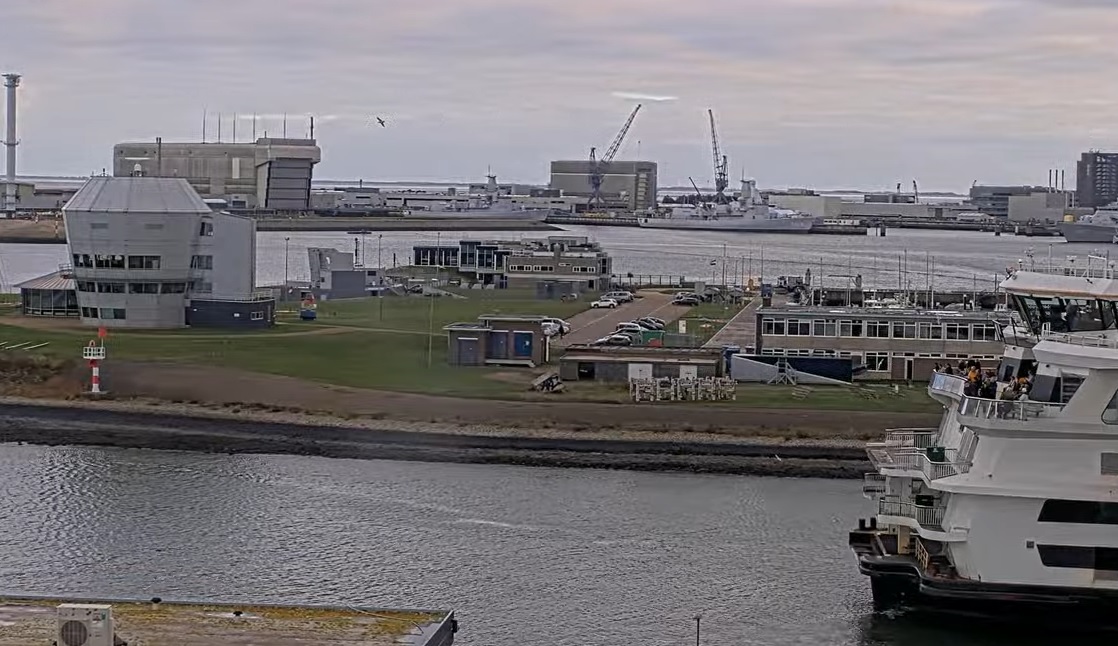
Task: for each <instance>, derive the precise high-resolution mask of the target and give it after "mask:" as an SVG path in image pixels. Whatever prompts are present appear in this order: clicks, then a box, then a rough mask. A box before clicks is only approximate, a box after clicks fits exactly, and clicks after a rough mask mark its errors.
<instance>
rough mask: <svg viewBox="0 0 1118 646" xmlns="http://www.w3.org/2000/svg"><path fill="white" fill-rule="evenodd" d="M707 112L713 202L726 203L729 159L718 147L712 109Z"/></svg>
mask: <svg viewBox="0 0 1118 646" xmlns="http://www.w3.org/2000/svg"><path fill="white" fill-rule="evenodd" d="M707 114H708V115H709V116H710V147H711V149H712V150H713V151H714V203H715V204H726V203H727V202H729V201H730V200H729V198H728V197H726V187H728V186H729V185H730V180H729V177H728V173H727V167H728V164H729V161H728V160H727V159H726V155H723V154H722V151H721V150H719V148H718V129H717V128H715V126H714V110H707Z"/></svg>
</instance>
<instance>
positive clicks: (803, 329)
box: [787, 319, 811, 336]
mask: <svg viewBox="0 0 1118 646" xmlns="http://www.w3.org/2000/svg"><path fill="white" fill-rule="evenodd" d="M787 330H788V331H787V334H788V336H811V321H800V320H797V319H788V328H787Z"/></svg>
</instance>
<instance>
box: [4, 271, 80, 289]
mask: <svg viewBox="0 0 1118 646" xmlns="http://www.w3.org/2000/svg"><path fill="white" fill-rule="evenodd" d="M16 287H17V288H18V289H53V290H58V291H67V290H73V289H75V288H76V284H75V283H74V279H73V274H71V273H70V272H68V271H66V272H64V271H52V272H51V273H49V274H47V275H46V276H39V277H38V278H32V279H31V280H27V281H24V282H22V283H20V284H18V285H16Z"/></svg>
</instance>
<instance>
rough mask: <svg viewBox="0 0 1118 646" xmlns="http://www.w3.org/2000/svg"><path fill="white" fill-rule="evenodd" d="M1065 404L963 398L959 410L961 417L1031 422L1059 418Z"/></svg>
mask: <svg viewBox="0 0 1118 646" xmlns="http://www.w3.org/2000/svg"><path fill="white" fill-rule="evenodd" d="M1064 407H1065V404H1054V403H1048V402H1034V401H1029V400H1027V399H1026V400H1004V399H984V398H982V397H963V398H962V399H960V400H959V408H958V409H957V410H958V412H959V416H960V417H971V418H977V419H1006V420H1018V421H1029V420H1034V419H1048V418H1053V417H1058V416H1059V415H1060V414H1061V413H1063V411H1064Z"/></svg>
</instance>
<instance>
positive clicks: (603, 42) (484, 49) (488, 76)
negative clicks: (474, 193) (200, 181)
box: [0, 0, 1118, 190]
mask: <svg viewBox="0 0 1118 646" xmlns="http://www.w3.org/2000/svg"><path fill="white" fill-rule="evenodd" d="M3 5H4V16H3V18H2V19H0V20H3V22H2V23H0V24H3V41H2V42H3V50H2V51H3V57H2V58H0V65H3V66H5V67H6V68H7V69H5V70H4V71H15V72H20V73H22V74H23V75H24V81H23V86H22V88H21V93H20V105H21V109H20V138H21V139H22V142H23V143H22V145H21V147H20V149H19V152H20V160H21V163H20V171H21V174H79V175H80V174H87V173H89V172H91V171H99V170H100V169H101V168H103V167H106V166H108V165H109V161H110V156H111V149H112V145H113V144H114V143H117V142H119V141H126V140H138V139H152V138H154V137H156V136H162V137H163V138H164V140H165V141H168V140H196V139H199V138H200V137H201V130H202V114H203V112H204V111H208V112H209V113H211V115H212V116H211V119H210V125H211V129H210V137H211V138H214V137H216V130H217V128H216V125H215V121H216V119H217V117H216V115H217V113H222V114H223V115H224V120H225V123H224V125H223V128H222V134H223V137H224V138H225V139H230V138H231V136H232V132H231V131H232V127H231V125H230V124H231V121H232V118H233V115H234V114H235V113H236V114H240V115H249V114H251V113H253V112H256V113H258V114H261V115H279V114H282V113H285V112H286V113H287V114H288V115H289V116H288V126H287V129H288V135H289V136H296V135H304V134H305V132H306V124H305V119H304V118H302V117H301V116H299V115H306V114H315V115H318V124H317V132H316V134H317V136H318V139H319V143H320V145H321V146H322V148H323V160H322V163H321V165H320V166H319V167H318V169H317V171H316V176H318V177H320V178H336V179H350V178H357V177H362V178H365V179H369V180H378V179H380V180H387V179H431V180H436V179H445V180H478V179H481V177H482V176H483V175H484V174H485V171H486V167H487V166H489V165H491V166H492V167H493V170H494V172H496V173H497V174H498V176H499V177H500V178H501V179H502V180H508V181H511V180H522V181H532V182H545V181H546V179H547V168H548V161H549V160H551V159H560V158H579V159H580V158H584V157H586V155H587V153H588V152H589V148H590V146H598V147H599V150H602V149H604V148H605V147H606V146H607V145H608V144H609V142H610V140H611V139H612V138H613V136H614V134H615V133H616V132H617V130H618V129H619V128H620V127H621V125H622V123H623V122H624V121H625V118H626V117H627V115H628V113H629V111H630V110H631V109H632V107H633V105H634V104H635V101H634V100H632V99H631V98H624V97H619V96H617V93H635V94H649V95H655V96H661V97H663V96H671V97H678V99H677V100H674V101H663V102H647V101H646V102H645V106H644V108H643V109H642V111H641V114H640V115H639V116H638V117H637V120H636V122H635V124H634V126H633V129H632V131H631V132H630V135H629V139H628V141H627V143H626V145H625V147H624V149H623V150H622V153H621V155H619V158H635V157H636V156H637V155H638V153H639V154H640V156H641V157H642V158H646V159H651V160H655V161H657V162H659V164H660V177H661V184H680V183H685V182H686V181H687V177H688V176H694V177H695V179H696V181H699V182H700V183H701V184H710V182H711V180H710V176H711V174H712V168H711V166H712V162H711V155H710V140H709V130H708V125H707V121H706V109H707V108H708V107H709V108H713V109H714V110H715V113H716V116H717V118H718V121H719V129H720V135H721V138H722V143H723V148H724V152H726V153H727V154H728V155H729V156H730V173H731V176H732V177H735V178H736V177H737V176H739V175H740V174H741V173H742V172H743V171H744V172H745V173H747V174H748V175H751V176H754V177H756V178H757V179H758V181H759V183H760V184H761V185H762V186H764V187H770V186H771V187H776V186H812V187H818V188H839V187H861V188H877V187H892V186H893V185H895V184H896V183H897V182H903V183H905V185H906V186H907V185H909V184H910V183H911V181H912V179H914V178H916V179H918V180H919V181H920V184H921V187H922V188H923V189H925V190H937V189H955V190H965V189H966V188H967V187H969V186H970V184H971V182H972V181H974V180H978V181H979V182H981V183H1026V182H1028V183H1035V184H1045V183H1046V182H1047V169H1049V168H1053V167H1059V168H1064V169H1066V170H1067V174H1068V180H1069V187H1070V185H1071V182H1072V181H1073V176H1074V171H1075V159H1076V157H1077V156H1078V153H1079V152H1081V151H1083V150H1087V149H1089V148H1101V149H1115V148H1118V110H1116V108H1118V81H1115V76H1114V70H1115V69H1118V47H1116V46H1115V45H1114V34H1115V33H1118V0H692V1H690V2H681V1H679V0H562V1H556V0H549V1H546V2H544V1H541V0H515V1H514V0H415V1H413V2H403V1H400V0H189V1H187V0H175V1H172V0H4V1H3ZM374 114H376V115H383V116H384V117H385V118H386V119H387V120H388V126H389V127H387V128H379V127H371V126H370V125H369V123H368V118H367V117H368V116H369V115H374ZM258 129H259V131H260V132H262V131H263V130H264V129H267V130H268V134H269V135H271V136H278V135H279V134H280V130H281V123H280V120H279V119H275V118H274V119H270V120H262V121H261V122H260V124H259V125H258ZM250 131H251V122H250V121H247V120H244V119H242V120H241V121H240V122H239V124H238V126H237V135H238V137H239V138H241V139H246V138H247V136H248V135H249V133H250ZM638 142H639V144H638ZM638 146H639V150H638Z"/></svg>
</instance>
